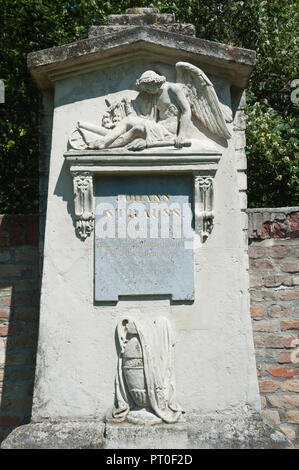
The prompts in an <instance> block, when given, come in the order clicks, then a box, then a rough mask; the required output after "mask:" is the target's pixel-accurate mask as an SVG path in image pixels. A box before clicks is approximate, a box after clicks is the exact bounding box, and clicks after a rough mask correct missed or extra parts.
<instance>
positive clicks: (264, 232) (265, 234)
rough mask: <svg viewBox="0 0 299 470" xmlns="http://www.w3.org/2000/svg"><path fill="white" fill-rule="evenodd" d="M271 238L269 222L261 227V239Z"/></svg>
mask: <svg viewBox="0 0 299 470" xmlns="http://www.w3.org/2000/svg"><path fill="white" fill-rule="evenodd" d="M266 238H271V224H270V222H265V223H263V225H262V227H261V239H262V240H265V239H266Z"/></svg>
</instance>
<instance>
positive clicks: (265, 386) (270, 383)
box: [259, 380, 278, 393]
mask: <svg viewBox="0 0 299 470" xmlns="http://www.w3.org/2000/svg"><path fill="white" fill-rule="evenodd" d="M259 389H260V393H267V392H276V390H278V382H275V380H259Z"/></svg>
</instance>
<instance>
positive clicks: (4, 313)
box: [0, 308, 10, 320]
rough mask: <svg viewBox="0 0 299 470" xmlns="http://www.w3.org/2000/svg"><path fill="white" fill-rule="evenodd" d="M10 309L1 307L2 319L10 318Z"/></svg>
mask: <svg viewBox="0 0 299 470" xmlns="http://www.w3.org/2000/svg"><path fill="white" fill-rule="evenodd" d="M9 317H10V310H9V309H5V308H0V320H9Z"/></svg>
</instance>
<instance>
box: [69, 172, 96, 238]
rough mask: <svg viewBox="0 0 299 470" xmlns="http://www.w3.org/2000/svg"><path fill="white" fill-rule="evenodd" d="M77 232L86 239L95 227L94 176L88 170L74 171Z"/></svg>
mask: <svg viewBox="0 0 299 470" xmlns="http://www.w3.org/2000/svg"><path fill="white" fill-rule="evenodd" d="M71 174H72V176H73V187H74V209H75V218H76V232H77V234H78V235H79V237H80V238H82V240H85V239H86V238H87V237H88V236H89V235H90V234H91V233H92V231H93V229H94V218H95V216H94V212H93V177H92V173H90V172H88V171H82V172H80V171H72V172H71Z"/></svg>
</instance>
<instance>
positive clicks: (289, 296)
mask: <svg viewBox="0 0 299 470" xmlns="http://www.w3.org/2000/svg"><path fill="white" fill-rule="evenodd" d="M298 298H299V290H287V291H285V292H283V293H282V294H280V300H296V299H298Z"/></svg>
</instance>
